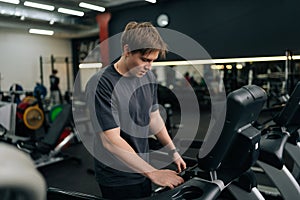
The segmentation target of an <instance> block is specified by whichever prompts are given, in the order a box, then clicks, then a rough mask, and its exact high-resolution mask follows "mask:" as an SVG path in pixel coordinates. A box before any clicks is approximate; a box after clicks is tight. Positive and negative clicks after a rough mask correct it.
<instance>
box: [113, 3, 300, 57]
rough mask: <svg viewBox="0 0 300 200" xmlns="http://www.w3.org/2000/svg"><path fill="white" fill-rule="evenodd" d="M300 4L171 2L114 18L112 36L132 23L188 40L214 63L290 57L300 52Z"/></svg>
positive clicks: (150, 5) (127, 11) (122, 12)
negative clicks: (163, 18)
mask: <svg viewBox="0 0 300 200" xmlns="http://www.w3.org/2000/svg"><path fill="white" fill-rule="evenodd" d="M299 9H300V1H299V0H251V1H246V0H169V1H163V2H161V3H159V0H158V3H157V4H146V6H141V7H131V8H128V9H125V10H118V11H116V12H112V18H111V21H110V35H114V34H117V33H120V32H121V31H122V30H123V28H124V26H125V25H126V23H127V22H129V21H132V20H134V21H150V22H152V23H153V24H154V25H156V26H157V24H156V18H157V17H158V16H159V14H161V13H166V14H168V15H169V18H170V24H169V25H168V26H167V27H166V28H168V29H172V30H175V31H179V32H181V33H184V34H186V35H188V36H189V37H191V38H193V39H194V40H196V41H197V42H198V43H199V44H200V45H202V46H203V47H204V48H205V49H206V51H207V52H208V53H209V54H210V56H211V57H212V58H226V57H227V58H228V57H248V56H271V55H284V54H285V50H286V49H290V50H299V49H300V39H299V38H300V26H299V24H300V22H299V19H300V10H299Z"/></svg>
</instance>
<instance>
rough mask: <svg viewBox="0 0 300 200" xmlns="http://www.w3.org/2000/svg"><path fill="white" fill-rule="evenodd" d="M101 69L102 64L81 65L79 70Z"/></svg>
mask: <svg viewBox="0 0 300 200" xmlns="http://www.w3.org/2000/svg"><path fill="white" fill-rule="evenodd" d="M101 67H102V63H81V64H80V65H79V68H80V69H99V68H101Z"/></svg>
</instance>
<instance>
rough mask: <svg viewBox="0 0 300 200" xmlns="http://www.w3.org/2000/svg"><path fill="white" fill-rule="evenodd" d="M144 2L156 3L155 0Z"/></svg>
mask: <svg viewBox="0 0 300 200" xmlns="http://www.w3.org/2000/svg"><path fill="white" fill-rule="evenodd" d="M145 1H148V2H150V3H156V0H145Z"/></svg>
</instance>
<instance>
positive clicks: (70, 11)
mask: <svg viewBox="0 0 300 200" xmlns="http://www.w3.org/2000/svg"><path fill="white" fill-rule="evenodd" d="M57 11H58V12H60V13H64V14H69V15H76V16H79V17H82V16H83V15H84V12H82V11H78V10H71V9H67V8H58V10H57Z"/></svg>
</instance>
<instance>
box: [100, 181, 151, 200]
mask: <svg viewBox="0 0 300 200" xmlns="http://www.w3.org/2000/svg"><path fill="white" fill-rule="evenodd" d="M99 186H100V189H101V193H102V197H103V198H105V199H132V198H142V197H149V196H150V195H151V193H152V186H151V181H150V180H149V179H146V180H145V181H144V182H142V183H139V184H134V185H124V186H103V185H99Z"/></svg>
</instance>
